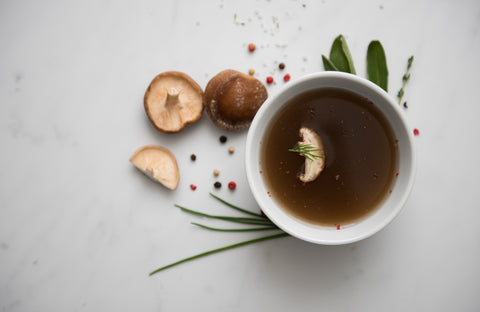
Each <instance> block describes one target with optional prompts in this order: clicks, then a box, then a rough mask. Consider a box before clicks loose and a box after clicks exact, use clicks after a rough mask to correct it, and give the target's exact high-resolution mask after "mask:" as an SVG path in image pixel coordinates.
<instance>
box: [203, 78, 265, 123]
mask: <svg viewBox="0 0 480 312" xmlns="http://www.w3.org/2000/svg"><path fill="white" fill-rule="evenodd" d="M267 97H268V93H267V89H266V88H265V86H264V85H263V84H262V83H261V82H260V81H259V80H258V79H256V78H254V77H251V76H249V75H246V74H244V73H241V72H239V71H236V70H232V69H227V70H224V71H222V72H220V73H218V74H217V75H216V76H215V77H213V78H212V79H211V80H210V81H209V82H208V84H207V87H206V88H205V95H204V106H205V111H206V112H207V114H208V115H209V116H210V118H211V119H212V121H213V123H214V124H215V125H216V126H217V127H219V128H221V129H224V130H229V131H237V130H242V129H245V128H248V127H249V126H250V124H251V123H252V120H253V117H255V114H256V113H257V111H258V109H259V108H260V106H261V105H262V104H263V102H265V100H266V99H267Z"/></svg>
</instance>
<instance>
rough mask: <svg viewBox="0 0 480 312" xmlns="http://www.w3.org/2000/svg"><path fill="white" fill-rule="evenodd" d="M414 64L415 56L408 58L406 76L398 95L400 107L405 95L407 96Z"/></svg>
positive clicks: (403, 78)
mask: <svg viewBox="0 0 480 312" xmlns="http://www.w3.org/2000/svg"><path fill="white" fill-rule="evenodd" d="M412 63H413V55H412V56H410V57H409V58H408V62H407V71H406V72H405V75H403V77H402V87H401V88H400V90H399V91H398V94H397V97H398V104H399V105H400V104H401V103H402V98H403V95H404V94H405V85H406V84H407V82H408V81H409V80H410V68H412Z"/></svg>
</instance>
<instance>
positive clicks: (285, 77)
mask: <svg viewBox="0 0 480 312" xmlns="http://www.w3.org/2000/svg"><path fill="white" fill-rule="evenodd" d="M289 80H290V74H286V75H285V76H283V81H285V82H287V81H289Z"/></svg>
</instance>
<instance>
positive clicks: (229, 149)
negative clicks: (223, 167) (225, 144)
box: [228, 146, 235, 154]
mask: <svg viewBox="0 0 480 312" xmlns="http://www.w3.org/2000/svg"><path fill="white" fill-rule="evenodd" d="M228 152H229V153H230V154H233V152H235V147H233V146H230V147H229V148H228Z"/></svg>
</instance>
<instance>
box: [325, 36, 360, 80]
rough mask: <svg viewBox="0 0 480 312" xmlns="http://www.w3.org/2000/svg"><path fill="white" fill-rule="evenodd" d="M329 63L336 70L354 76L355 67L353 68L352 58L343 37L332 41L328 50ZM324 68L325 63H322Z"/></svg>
mask: <svg viewBox="0 0 480 312" xmlns="http://www.w3.org/2000/svg"><path fill="white" fill-rule="evenodd" d="M330 61H331V62H332V63H333V65H334V66H335V67H336V68H337V70H339V71H342V72H346V73H351V74H354V75H356V74H357V73H356V72H355V67H354V66H353V60H352V56H351V55H350V50H349V49H348V45H347V41H346V40H345V37H343V35H339V36H338V37H337V38H335V40H334V41H333V44H332V48H331V49H330ZM324 66H325V63H324Z"/></svg>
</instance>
